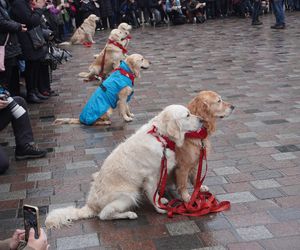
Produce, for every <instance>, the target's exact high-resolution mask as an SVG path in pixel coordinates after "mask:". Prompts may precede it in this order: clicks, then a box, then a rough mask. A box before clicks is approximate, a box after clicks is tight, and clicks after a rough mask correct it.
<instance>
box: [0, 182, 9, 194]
mask: <svg viewBox="0 0 300 250" xmlns="http://www.w3.org/2000/svg"><path fill="white" fill-rule="evenodd" d="M9 190H10V184H9V183H7V184H0V193H7V192H9Z"/></svg>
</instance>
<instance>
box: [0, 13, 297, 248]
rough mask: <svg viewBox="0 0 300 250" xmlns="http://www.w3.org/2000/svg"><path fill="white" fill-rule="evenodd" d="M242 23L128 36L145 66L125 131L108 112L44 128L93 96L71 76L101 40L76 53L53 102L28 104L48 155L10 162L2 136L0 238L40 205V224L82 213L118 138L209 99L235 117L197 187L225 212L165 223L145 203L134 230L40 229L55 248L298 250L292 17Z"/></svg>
mask: <svg viewBox="0 0 300 250" xmlns="http://www.w3.org/2000/svg"><path fill="white" fill-rule="evenodd" d="M262 21H263V22H264V25H263V26H261V27H252V26H251V25H250V20H249V19H245V20H242V19H224V20H215V21H208V22H207V23H206V24H204V25H184V26H180V27H160V28H156V29H154V28H151V27H146V28H144V29H142V28H141V29H138V30H134V31H133V39H132V42H131V43H130V45H129V53H134V52H138V53H141V54H143V55H144V56H145V57H146V58H148V59H149V60H151V62H152V65H151V68H150V69H148V70H147V71H144V72H143V73H142V78H141V79H140V80H139V81H137V83H136V91H135V96H134V98H133V100H132V102H131V107H132V110H133V112H134V113H135V114H136V118H135V120H134V121H133V122H132V123H128V124H126V123H124V122H123V121H121V119H120V118H119V116H118V114H117V112H115V113H114V115H113V118H112V120H113V124H112V125H111V126H109V127H84V126H77V125H72V126H68V125H63V126H53V125H52V122H53V120H54V119H55V118H57V117H77V116H78V114H79V112H80V111H81V108H82V107H83V105H84V103H85V101H86V100H87V98H88V96H89V95H90V93H91V92H92V91H93V90H94V89H95V88H96V87H95V86H94V85H93V84H92V83H83V82H82V81H81V80H80V79H79V78H78V77H77V73H78V72H80V71H84V70H86V69H87V67H88V65H89V63H90V62H91V61H92V55H93V54H94V53H96V52H98V51H99V48H102V47H103V45H104V43H105V40H106V38H107V35H108V32H101V33H97V41H98V43H97V45H95V46H93V47H92V48H89V49H88V48H84V47H82V46H74V47H72V48H71V50H72V52H73V55H74V57H73V59H72V60H71V62H69V63H67V64H65V65H63V66H61V67H60V69H59V70H57V71H55V73H54V84H53V88H54V89H57V90H58V91H59V92H60V95H59V96H58V97H53V98H52V99H51V100H49V101H48V102H47V103H45V104H42V105H31V106H30V114H31V118H32V123H33V127H34V134H35V138H36V140H37V142H38V144H39V146H40V147H46V148H48V149H49V154H48V157H47V158H45V159H40V160H32V161H27V162H26V161H25V162H15V161H14V160H13V147H12V146H13V145H14V140H13V137H12V133H11V129H8V130H5V132H4V133H3V132H1V135H0V136H1V142H2V145H5V148H6V149H7V151H8V152H9V154H10V155H11V156H12V161H11V167H10V169H9V171H8V172H7V174H6V175H4V176H0V183H1V184H0V210H1V214H0V238H1V239H2V238H4V237H7V236H9V235H10V234H11V233H12V231H13V229H14V228H16V227H21V228H22V227H23V222H22V213H21V208H22V205H23V204H25V203H27V204H32V205H37V206H39V208H40V211H41V214H42V216H41V221H42V222H43V221H44V219H45V214H46V213H47V212H48V211H49V210H51V209H53V208H57V207H61V206H67V205H69V204H75V205H77V206H82V205H83V203H84V200H85V198H86V196H87V192H88V190H89V183H90V181H91V174H92V173H93V172H95V171H97V169H98V168H99V166H101V163H102V162H103V160H104V159H105V158H106V157H107V155H108V154H109V153H110V152H111V150H112V149H113V148H115V147H116V145H117V144H118V143H120V142H121V141H122V140H124V138H126V137H128V136H129V135H131V134H132V133H133V132H134V131H135V130H136V129H137V128H138V127H140V126H141V125H142V124H144V123H145V122H146V121H147V120H148V119H150V118H151V117H153V116H154V115H155V114H157V113H158V112H159V111H160V110H161V109H162V108H163V107H165V106H166V105H168V104H174V103H177V104H186V103H187V102H188V101H189V100H190V99H191V98H192V97H193V96H194V95H196V93H197V92H199V91H200V90H203V89H211V90H215V91H217V92H219V93H220V94H221V95H222V96H223V99H224V100H228V101H230V102H232V103H233V104H234V105H235V106H236V107H237V108H236V110H235V112H234V113H233V115H232V116H231V117H229V118H227V119H224V120H221V121H219V122H218V130H217V133H216V134H215V135H214V136H213V137H212V144H213V152H212V154H211V155H210V156H209V173H208V176H207V178H206V180H205V184H206V185H208V186H209V187H210V190H211V191H212V192H213V193H214V194H216V195H217V197H218V198H219V199H221V200H230V201H231V203H232V207H231V209H230V210H229V211H226V212H223V213H219V214H213V215H209V216H203V217H199V218H188V217H184V216H175V217H174V218H173V219H168V218H167V217H166V216H165V215H160V214H157V213H156V212H155V211H154V209H153V207H151V206H150V205H149V204H147V203H145V204H144V205H142V206H141V207H140V208H138V209H136V210H137V213H138V215H139V218H138V219H137V220H134V221H128V220H119V221H110V222H103V221H100V220H99V219H96V218H94V219H89V220H84V221H77V222H75V223H74V224H73V226H72V227H70V228H63V229H61V230H56V231H49V232H48V237H49V241H50V243H51V246H52V249H111V250H112V249H143V250H146V249H205V250H208V249H210V250H223V249H232V250H233V249H243V250H245V249H251V250H256V249H257V250H258V249H279V250H283V249H284V250H287V249H299V246H300V197H299V193H300V165H299V158H300V98H299V97H300V64H299V62H300V54H299V51H300V42H299V41H300V29H299V27H300V13H299V12H298V13H288V16H287V23H288V28H287V29H286V30H279V31H276V30H275V31H274V30H271V29H270V25H271V24H272V23H273V21H274V17H273V16H272V15H267V16H264V17H263V18H262Z"/></svg>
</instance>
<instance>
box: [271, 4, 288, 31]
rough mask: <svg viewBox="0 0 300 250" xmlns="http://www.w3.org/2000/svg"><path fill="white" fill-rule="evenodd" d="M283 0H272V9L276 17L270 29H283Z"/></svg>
mask: <svg viewBox="0 0 300 250" xmlns="http://www.w3.org/2000/svg"><path fill="white" fill-rule="evenodd" d="M283 6H284V0H272V9H273V12H274V15H275V18H276V23H275V24H274V25H272V26H271V29H285V14H284V10H283Z"/></svg>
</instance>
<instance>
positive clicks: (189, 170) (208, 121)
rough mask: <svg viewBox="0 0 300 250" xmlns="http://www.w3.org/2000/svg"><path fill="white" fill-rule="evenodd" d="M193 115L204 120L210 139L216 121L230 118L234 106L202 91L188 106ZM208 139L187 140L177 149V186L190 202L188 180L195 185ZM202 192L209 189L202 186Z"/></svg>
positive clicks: (215, 95)
mask: <svg viewBox="0 0 300 250" xmlns="http://www.w3.org/2000/svg"><path fill="white" fill-rule="evenodd" d="M188 109H189V110H190V112H191V114H193V115H196V116H199V117H201V118H202V119H203V124H204V127H205V128H206V130H207V134H208V137H209V136H210V135H212V134H213V133H214V132H215V130H216V121H217V119H218V118H223V117H226V116H229V115H230V114H231V113H232V111H233V109H234V106H233V105H231V104H230V103H228V102H225V101H223V100H222V98H221V96H220V95H219V94H218V93H216V92H213V91H201V92H200V93H198V95H197V96H196V97H195V98H194V99H193V100H192V101H191V102H190V103H189V104H188ZM208 137H207V138H206V139H204V140H201V139H191V138H186V139H185V140H184V144H183V146H182V147H176V150H175V151H176V161H177V166H176V169H175V176H176V186H177V190H178V192H179V194H180V196H181V198H182V199H183V200H184V201H185V202H188V201H189V200H190V198H191V196H190V194H189V193H188V190H187V185H188V178H189V177H190V179H191V181H192V183H193V184H194V185H195V183H196V176H197V168H198V161H199V155H200V150H199V149H200V148H201V147H202V144H204V145H205V146H206V147H208V149H209V147H210V144H209V140H208ZM201 191H203V192H204V191H208V187H206V186H204V185H203V186H202V187H201Z"/></svg>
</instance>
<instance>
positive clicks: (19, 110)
mask: <svg viewBox="0 0 300 250" xmlns="http://www.w3.org/2000/svg"><path fill="white" fill-rule="evenodd" d="M0 100H2V101H7V102H8V105H7V106H6V108H7V109H8V110H9V111H10V112H11V114H12V115H13V117H14V118H15V119H19V118H20V117H21V116H22V115H24V114H25V113H26V110H25V109H24V108H23V107H21V106H20V105H19V104H18V103H16V101H15V100H14V99H13V98H12V97H11V96H10V94H9V92H8V91H7V90H6V89H4V88H3V87H0Z"/></svg>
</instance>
